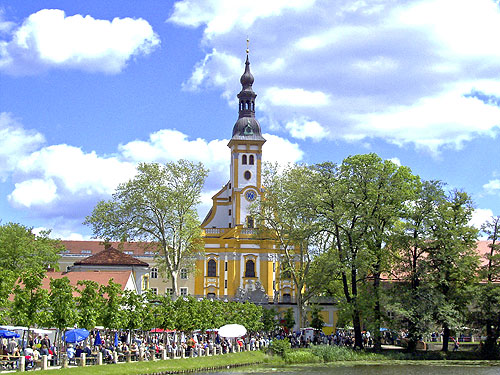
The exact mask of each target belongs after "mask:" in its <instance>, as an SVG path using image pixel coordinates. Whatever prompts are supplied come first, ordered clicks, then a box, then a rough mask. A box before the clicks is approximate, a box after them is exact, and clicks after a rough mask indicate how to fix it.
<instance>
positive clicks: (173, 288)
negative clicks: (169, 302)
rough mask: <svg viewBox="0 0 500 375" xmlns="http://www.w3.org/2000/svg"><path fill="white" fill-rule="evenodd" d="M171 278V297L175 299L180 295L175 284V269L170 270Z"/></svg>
mask: <svg viewBox="0 0 500 375" xmlns="http://www.w3.org/2000/svg"><path fill="white" fill-rule="evenodd" d="M171 280H172V290H173V292H174V293H173V295H172V297H173V299H177V297H178V296H179V295H180V293H179V290H178V286H177V271H172V272H171Z"/></svg>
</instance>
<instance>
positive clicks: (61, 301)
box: [48, 277, 77, 353]
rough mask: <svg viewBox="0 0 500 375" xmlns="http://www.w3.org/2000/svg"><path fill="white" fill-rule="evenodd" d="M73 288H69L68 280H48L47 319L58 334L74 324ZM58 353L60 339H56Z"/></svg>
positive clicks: (75, 317)
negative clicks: (48, 318)
mask: <svg viewBox="0 0 500 375" xmlns="http://www.w3.org/2000/svg"><path fill="white" fill-rule="evenodd" d="M74 290H75V288H74V287H73V286H71V284H70V282H69V279H68V278H67V277H63V278H61V279H52V278H51V279H50V293H49V301H48V302H49V303H48V306H49V307H48V310H49V317H50V326H51V327H56V328H57V329H58V330H59V333H60V334H63V332H64V331H65V330H66V327H71V326H73V325H74V324H75V322H76V319H77V316H76V303H75V300H74V298H73V291H74ZM57 347H58V351H57V352H58V353H60V352H61V337H58V338H57Z"/></svg>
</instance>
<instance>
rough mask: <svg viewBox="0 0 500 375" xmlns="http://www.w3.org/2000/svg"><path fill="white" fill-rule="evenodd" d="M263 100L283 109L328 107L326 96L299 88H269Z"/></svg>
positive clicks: (319, 92)
mask: <svg viewBox="0 0 500 375" xmlns="http://www.w3.org/2000/svg"><path fill="white" fill-rule="evenodd" d="M264 100H265V101H268V102H269V103H271V104H272V105H275V106H283V107H314V108H315V107H323V106H326V105H328V103H329V99H328V95H327V94H325V93H324V92H321V91H307V90H304V89H301V88H296V89H282V88H279V87H270V88H268V89H267V90H266V92H265V94H264Z"/></svg>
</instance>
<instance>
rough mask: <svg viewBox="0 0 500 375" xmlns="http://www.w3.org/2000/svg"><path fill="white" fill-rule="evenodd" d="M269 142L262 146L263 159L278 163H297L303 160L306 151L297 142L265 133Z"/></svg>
mask: <svg viewBox="0 0 500 375" xmlns="http://www.w3.org/2000/svg"><path fill="white" fill-rule="evenodd" d="M263 136H264V138H265V139H266V140H267V142H266V143H265V144H264V146H263V148H262V160H263V161H264V162H272V163H278V164H288V163H295V162H298V161H300V160H302V158H303V156H304V152H303V151H302V150H301V149H300V147H299V145H298V144H297V143H292V142H290V141H289V140H287V139H284V138H281V137H278V136H276V135H273V134H263Z"/></svg>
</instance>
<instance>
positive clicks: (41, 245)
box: [0, 223, 62, 319]
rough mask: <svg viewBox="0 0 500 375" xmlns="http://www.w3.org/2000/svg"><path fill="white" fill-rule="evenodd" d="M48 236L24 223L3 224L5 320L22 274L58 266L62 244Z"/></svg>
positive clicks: (0, 298)
mask: <svg viewBox="0 0 500 375" xmlns="http://www.w3.org/2000/svg"><path fill="white" fill-rule="evenodd" d="M49 235H50V231H42V232H40V233H39V234H35V233H33V230H32V228H29V227H26V226H24V225H21V224H16V223H6V224H4V225H0V318H3V319H5V318H6V311H7V307H8V305H9V301H8V298H9V295H10V293H11V292H12V290H13V289H14V284H15V283H16V280H18V278H19V275H20V274H25V273H26V272H28V273H29V272H30V270H32V271H33V272H34V273H38V272H42V273H44V272H45V271H46V270H47V269H48V268H57V267H58V263H57V262H58V260H59V252H60V251H61V250H62V245H61V243H60V241H58V240H53V239H51V238H49Z"/></svg>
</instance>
